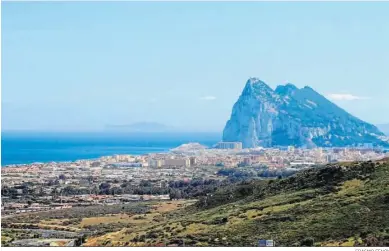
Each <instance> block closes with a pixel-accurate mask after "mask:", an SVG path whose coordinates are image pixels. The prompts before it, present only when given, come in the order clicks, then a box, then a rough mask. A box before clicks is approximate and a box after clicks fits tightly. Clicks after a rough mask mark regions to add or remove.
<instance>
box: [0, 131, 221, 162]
mask: <svg viewBox="0 0 389 251" xmlns="http://www.w3.org/2000/svg"><path fill="white" fill-rule="evenodd" d="M1 136H2V137H1V165H2V166H5V165H10V164H28V163H33V162H50V161H74V160H78V159H93V158H98V157H101V156H107V155H114V154H133V155H141V154H145V153H153V152H166V151H169V150H170V149H171V148H174V147H177V146H179V145H181V144H184V143H189V142H198V143H200V144H203V145H206V146H212V145H214V144H216V143H217V142H218V141H220V139H221V133H37V132H34V133H19V132H18V133H15V132H12V133H11V132H3V133H2V135H1Z"/></svg>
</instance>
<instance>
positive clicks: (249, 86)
mask: <svg viewBox="0 0 389 251" xmlns="http://www.w3.org/2000/svg"><path fill="white" fill-rule="evenodd" d="M223 140H224V141H240V142H242V144H243V146H244V147H245V148H247V147H257V146H264V147H271V146H275V145H296V146H307V147H313V146H328V147H332V146H350V145H353V144H363V143H374V144H376V145H385V146H387V145H388V142H387V138H385V135H384V134H383V133H382V132H381V131H380V130H379V129H378V128H377V127H375V126H374V125H371V124H369V123H367V122H364V121H362V120H360V119H359V118H357V117H355V116H353V115H351V114H349V113H348V112H347V111H345V110H344V109H342V108H340V107H339V106H337V105H336V104H334V103H332V102H331V101H329V100H328V99H326V98H325V97H324V96H323V95H321V94H320V93H318V92H316V91H315V90H314V89H313V88H311V87H309V86H305V87H303V88H297V87H296V86H295V85H294V84H291V83H288V84H286V85H279V86H277V87H276V88H275V90H273V89H272V88H270V87H269V86H268V85H267V84H266V83H265V82H263V81H261V80H260V79H259V78H250V79H249V80H248V81H247V82H246V85H245V87H244V89H243V91H242V94H241V95H240V96H239V99H238V101H237V102H236V103H235V104H234V106H233V109H232V113H231V117H230V119H229V120H228V121H227V123H226V126H225V128H224V130H223Z"/></svg>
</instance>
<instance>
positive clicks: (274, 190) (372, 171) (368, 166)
mask: <svg viewBox="0 0 389 251" xmlns="http://www.w3.org/2000/svg"><path fill="white" fill-rule="evenodd" d="M388 215H389V161H388V160H383V161H378V162H364V163H343V164H336V165H327V166H324V167H321V168H316V169H309V170H305V171H302V172H300V173H298V174H296V175H295V176H292V177H289V178H285V179H277V180H270V181H252V182H246V183H241V184H239V185H236V186H230V187H227V188H226V187H223V188H220V189H218V190H216V191H215V193H213V194H209V195H208V196H206V197H203V198H201V199H200V200H199V201H198V202H197V203H196V204H195V205H192V206H188V207H186V208H183V209H179V210H176V211H172V212H168V213H166V214H164V215H162V216H161V217H160V218H159V220H158V222H156V221H150V222H147V223H146V222H145V224H144V226H142V227H141V228H135V229H134V228H130V227H128V228H124V229H122V230H121V231H119V232H115V233H110V234H107V235H103V236H100V237H94V238H90V239H89V240H88V241H87V243H86V244H85V245H87V246H88V245H92V246H94V245H106V246H112V245H113V246H156V245H161V246H162V245H178V246H182V245H185V246H257V245H258V244H257V243H258V240H259V239H273V240H274V241H275V243H276V245H277V246H313V245H315V246H389V217H388Z"/></svg>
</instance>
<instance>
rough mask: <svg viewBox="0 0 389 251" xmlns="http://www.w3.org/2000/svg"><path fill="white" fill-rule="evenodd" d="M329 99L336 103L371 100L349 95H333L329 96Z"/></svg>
mask: <svg viewBox="0 0 389 251" xmlns="http://www.w3.org/2000/svg"><path fill="white" fill-rule="evenodd" d="M327 97H328V98H329V99H332V100H336V101H354V100H366V99H370V98H369V97H360V96H355V95H353V94H349V93H332V94H328V95H327Z"/></svg>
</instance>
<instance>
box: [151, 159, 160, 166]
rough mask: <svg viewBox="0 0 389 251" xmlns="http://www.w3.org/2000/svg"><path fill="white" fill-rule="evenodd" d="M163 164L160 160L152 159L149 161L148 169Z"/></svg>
mask: <svg viewBox="0 0 389 251" xmlns="http://www.w3.org/2000/svg"><path fill="white" fill-rule="evenodd" d="M162 164H163V161H162V160H159V159H157V160H154V159H151V160H149V166H150V167H161V166H162Z"/></svg>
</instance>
